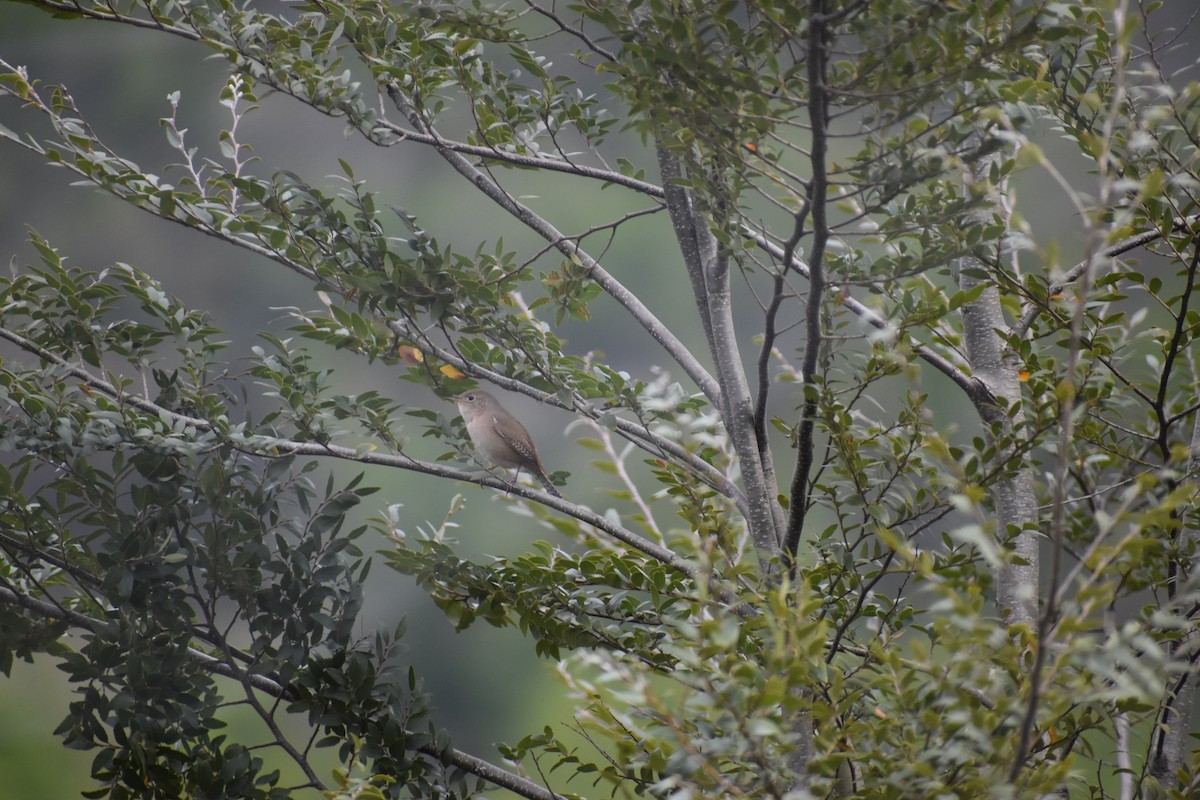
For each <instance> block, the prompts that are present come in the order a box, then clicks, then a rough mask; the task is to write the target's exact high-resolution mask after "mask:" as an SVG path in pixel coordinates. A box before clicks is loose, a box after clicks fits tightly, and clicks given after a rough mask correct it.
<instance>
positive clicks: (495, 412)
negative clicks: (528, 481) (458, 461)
mask: <svg viewBox="0 0 1200 800" xmlns="http://www.w3.org/2000/svg"><path fill="white" fill-rule="evenodd" d="M450 399H451V400H453V401H454V402H455V403H456V404H457V405H458V410H459V413H461V414H462V418H463V421H465V422H466V423H467V434H468V435H469V436H470V437H471V441H472V442H473V443H474V444H475V451H476V452H477V453H479V455H481V456H483V457H484V458H485V459H487V460H488V461H490V462H491V463H492V464H494V465H495V466H497V467H504V468H506V469H514V468H515V469H516V470H517V477H518V478H519V477H520V476H521V470H526V471H528V472H529V473H530V474H531V475H533V477H535V478H537V480H538V483H540V484H542V486H544V487H545V489H546V491H547V492H549V493H550V494H552V495H554V496H555V497H558V498H561V497H562V495H561V494H559V492H558V489H556V488H555V486H554V483H553V482H552V481H551V480H550V477H549V476H548V475H547V474H546V468H545V467H544V466H542V459H541V456H539V455H538V451H537V447H536V446H535V445H534V443H533V438H532V437H531V436H530V435H529V431H527V430H525V426H524V425H522V424H521V423H520V422H519V421H518V420H517V418H516V417H514V416H513V415H512V414H510V413H508V411H506V410H505V409H504V406H502V405H500V401H499V400H497V399H496V398H495V397H492V396H491V395H490V394H488V393H487V392H485V391H483V390H482V389H472V390H471V391H469V392H463V393H462V394H460V395H458V396H456V397H452V398H450Z"/></svg>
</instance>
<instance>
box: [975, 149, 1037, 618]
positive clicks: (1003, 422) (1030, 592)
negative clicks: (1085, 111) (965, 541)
mask: <svg viewBox="0 0 1200 800" xmlns="http://www.w3.org/2000/svg"><path fill="white" fill-rule="evenodd" d="M998 157H999V156H998V155H996V156H990V157H987V158H983V159H981V161H980V163H979V164H977V165H976V167H975V177H976V180H977V182H978V183H980V184H982V183H983V182H984V181H986V176H987V174H988V170H989V167H990V164H991V163H992V160H993V159H995V158H998ZM1001 192H1003V187H996V188H995V194H994V195H993V201H992V202H990V203H987V204H984V205H983V206H982V207H981V208H979V209H978V210H977V211H974V212H972V215H971V216H970V217H968V221H970V222H974V223H977V224H983V223H985V222H987V221H989V220H990V219H991V218H992V217H993V215H995V214H1000V215H1003V216H1004V217H1005V218H1006V219H1007V216H1008V210H1007V203H1006V202H1004V199H1003V198H1002V197H1001ZM987 272H988V268H987V267H986V266H985V265H984V264H983V262H981V261H980V260H979V259H977V258H973V257H970V258H964V259H963V260H962V264H961V268H960V273H959V288H960V289H962V290H964V291H968V290H971V289H973V288H976V287H977V286H978V284H980V283H986V284H987V286H986V288H984V289H983V291H982V293H981V294H980V295H979V297H978V298H976V299H975V300H973V301H972V302H970V303H966V304H965V305H964V306H963V307H962V312H961V313H962V322H963V338H964V341H965V343H966V349H967V360H968V362H969V364H970V366H971V372H972V374H973V375H974V377H975V380H976V381H977V382H978V383H979V385H980V386H981V387H982V389H983V391H981V392H978V393H976V396H975V397H974V398H973V400H974V402H975V407H976V410H977V411H978V412H979V415H980V416H981V417H982V419H983V421H984V424H985V425H988V426H998V427H999V432H1000V434H1001V435H1002V436H1008V435H1009V434H1011V433H1012V432H1014V431H1018V432H1019V430H1020V428H1021V425H1022V423H1023V422H1024V416H1025V415H1024V413H1023V412H1022V411H1021V410H1020V409H1019V408H1018V404H1019V403H1020V400H1021V381H1020V377H1019V372H1018V370H1019V367H1020V364H1019V362H1018V361H1017V358H1016V356H1015V355H1014V354H1013V353H1011V352H1009V351H1007V350H1006V348H1005V346H1004V341H1003V340H1002V339H1001V338H1000V334H999V332H1000V331H1002V330H1004V328H1005V321H1004V314H1003V312H1002V310H1001V307H1000V291H999V289H997V288H996V285H995V283H994V282H993V281H991V280H990V279H989V278H988V277H986V273H987ZM1014 409H1015V410H1014ZM996 460H997V464H998V465H999V464H1007V469H1005V471H1004V475H1003V476H1002V477H1001V478H1000V479H999V480H998V481H996V483H995V484H994V485H993V487H992V493H991V497H992V502H993V503H994V505H995V514H996V517H995V520H996V535H997V537H998V538H1000V539H1006V538H1007V536H1008V531H1009V530H1012V529H1017V530H1021V533H1018V534H1017V535H1016V537H1015V538H1013V540H1012V558H1011V559H1010V560H1009V561H1008V562H1006V563H1005V564H1003V565H1002V566H1001V567H1000V568H999V570H998V571H997V575H996V604H997V606H999V608H1000V613H1001V615H1002V616H1003V617H1004V619H1005V620H1006V621H1007V622H1008V623H1010V624H1013V623H1024V624H1027V625H1030V626H1032V625H1034V624H1035V623H1036V621H1037V616H1038V600H1037V597H1038V543H1037V538H1036V532H1035V531H1032V530H1024V529H1025V527H1026V526H1027V525H1029V524H1031V523H1033V522H1035V521H1036V520H1037V504H1036V500H1035V498H1034V492H1033V488H1034V480H1033V478H1034V476H1033V469H1032V467H1031V466H1030V465H1029V464H1028V462H1027V461H1026V460H1025V459H1024V457H1022V456H1020V455H1019V454H1018V453H1017V452H1016V450H1015V448H1014V447H1013V446H1012V445H1011V444H1010V445H1009V446H1007V447H1005V448H1003V449H1002V450H1001V451H1000V452H999V453H997V456H996ZM1013 460H1016V461H1017V463H1016V464H1012V463H1011V462H1012V461H1013Z"/></svg>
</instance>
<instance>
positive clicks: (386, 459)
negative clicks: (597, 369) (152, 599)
mask: <svg viewBox="0 0 1200 800" xmlns="http://www.w3.org/2000/svg"><path fill="white" fill-rule="evenodd" d="M0 339H7V340H8V341H10V342H12V343H13V344H15V345H17V346H18V347H20V348H21V349H23V350H25V351H27V352H29V353H33V354H34V355H36V356H37V357H38V358H41V359H43V360H45V361H47V362H49V363H51V364H54V365H56V366H58V367H60V368H62V369H63V370H64V371H65V372H66V373H67V374H68V375H70V376H72V377H74V378H76V379H78V380H79V381H81V382H83V383H84V384H86V385H87V386H88V387H89V388H90V389H91V390H92V391H94V392H99V393H101V394H103V395H105V396H107V397H110V398H112V399H113V400H115V401H116V402H118V403H120V404H124V405H129V406H131V407H133V408H136V409H137V410H139V411H141V412H143V413H145V414H149V415H151V416H153V417H155V418H157V419H159V420H162V421H163V423H164V424H167V425H169V426H171V427H172V428H181V427H185V426H187V427H193V428H195V429H197V430H202V431H209V432H212V433H214V434H216V435H218V436H221V437H222V438H223V439H224V440H225V441H227V442H228V443H229V444H230V445H232V446H233V447H236V448H238V449H239V450H241V451H242V452H245V453H249V454H251V455H255V456H259V457H263V458H278V457H279V456H282V455H289V454H297V455H307V456H315V457H319V458H320V457H333V458H337V459H342V460H345V461H353V462H356V463H359V464H374V465H378V466H385V467H392V468H394V469H403V470H409V471H413V472H421V473H424V474H426V475H433V476H435V477H441V478H449V479H452V480H460V481H466V482H469V483H476V484H479V485H480V486H487V487H490V488H493V489H496V490H498V491H502V492H508V493H509V494H516V495H520V496H521V497H524V498H526V499H529V500H534V501H537V502H539V503H542V504H543V505H546V506H550V507H551V508H555V509H557V510H559V511H562V512H563V513H565V514H569V515H570V516H572V517H575V518H576V519H578V520H579V521H581V522H584V523H586V524H587V525H590V526H591V527H592V528H594V529H596V530H598V531H602V532H604V533H606V534H608V535H609V536H611V537H613V538H614V539H617V540H618V541H620V542H622V543H624V544H626V545H628V546H629V547H632V548H634V549H635V550H639V551H641V552H642V553H645V554H646V555H648V556H650V557H651V558H654V559H657V560H658V561H661V562H662V563H664V564H666V565H667V566H669V567H671V568H672V569H675V570H677V571H678V572H680V573H681V574H683V575H687V576H689V577H692V578H694V577H696V574H697V571H696V567H695V566H694V565H692V564H690V563H689V562H688V561H686V560H685V559H683V558H681V557H680V556H678V555H677V554H675V553H674V552H673V551H671V550H669V549H667V548H666V547H663V546H661V545H659V544H657V543H655V542H652V541H650V540H649V539H647V538H645V537H644V536H639V535H638V534H636V533H634V532H633V531H631V530H629V529H628V528H624V527H622V526H620V525H617V524H615V523H613V522H612V521H610V520H609V519H607V518H606V517H604V516H602V515H600V514H597V513H595V512H594V511H592V510H591V509H590V508H586V507H584V506H581V505H578V504H576V503H572V502H569V501H567V500H565V499H563V498H561V497H554V496H553V495H551V494H549V493H548V492H544V491H541V490H539V489H531V488H529V487H526V486H522V485H520V484H511V483H509V482H507V481H504V480H501V479H500V478H496V477H493V476H492V475H488V474H484V475H480V474H478V473H475V472H471V471H468V470H465V469H459V468H457V467H452V466H449V465H447V464H442V463H439V462H433V461H421V460H420V459H416V458H412V457H410V456H407V455H405V454H404V453H402V452H401V453H378V452H363V451H360V450H356V449H355V448H352V447H344V446H341V445H335V444H328V443H324V444H323V443H319V442H302V441H296V440H292V439H286V438H283V437H277V436H266V435H256V434H248V433H240V434H237V435H232V434H230V432H229V431H228V429H226V428H223V427H218V426H216V425H214V424H213V423H212V422H210V421H209V420H207V419H203V418H199V417H190V416H187V415H186V414H180V413H178V412H175V411H172V410H170V409H168V408H164V407H163V406H160V405H158V404H156V403H154V402H152V401H150V400H147V399H146V398H144V397H141V396H140V395H137V394H133V393H129V392H125V391H122V390H121V389H119V388H118V387H116V386H114V385H113V384H111V383H109V382H108V381H106V380H104V379H103V378H98V377H96V376H94V375H92V374H91V373H90V372H88V371H87V370H85V369H83V368H82V367H78V366H76V365H74V364H71V363H69V362H67V361H66V360H65V359H63V358H62V357H61V356H59V355H57V354H55V353H52V352H50V351H48V350H46V349H45V348H42V347H39V346H38V345H37V344H36V343H34V342H32V341H30V340H29V339H27V338H25V337H24V336H21V335H20V334H19V333H16V332H14V331H12V330H9V329H7V328H4V327H0Z"/></svg>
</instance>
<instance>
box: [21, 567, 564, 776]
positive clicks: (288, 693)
mask: <svg viewBox="0 0 1200 800" xmlns="http://www.w3.org/2000/svg"><path fill="white" fill-rule="evenodd" d="M0 602H4V603H8V604H9V605H14V606H20V607H21V608H24V609H26V610H28V611H32V612H34V613H35V614H38V615H40V616H42V617H45V618H46V619H64V620H66V621H67V622H69V623H71V624H72V625H73V626H74V627H76V628H82V629H84V630H88V631H91V632H92V633H94V634H98V635H102V634H103V633H104V631H105V630H106V629H107V628H108V627H109V623H106V622H102V621H100V620H97V619H93V618H92V617H89V616H86V615H84V614H80V613H79V612H77V611H72V610H70V609H67V608H63V607H61V606H57V605H51V604H50V603H47V602H44V601H42V600H38V599H37V598H34V597H29V596H28V595H24V594H21V593H20V592H15V591H13V590H12V589H9V588H6V587H0ZM187 654H188V657H189V658H192V659H193V660H195V661H197V662H199V663H200V664H202V665H203V666H204V668H205V669H207V670H209V671H210V672H213V673H215V674H217V675H221V676H223V677H226V678H230V679H232V680H235V681H238V682H239V683H243V684H248V685H249V686H252V687H253V688H254V689H256V690H258V691H260V692H263V693H264V694H268V695H270V696H272V697H277V698H280V699H281V700H287V701H293V700H295V699H296V695H295V693H294V692H293V691H292V690H291V689H289V688H288V687H286V686H284V685H283V684H281V683H279V682H278V681H275V680H273V679H271V678H268V677H266V676H265V675H259V674H256V673H253V672H247V671H245V670H239V669H235V668H234V667H233V666H231V665H230V664H229V663H227V662H225V661H222V660H221V659H219V658H216V657H215V656H210V655H208V654H207V653H203V652H201V651H199V650H196V649H194V648H191V647H189V648H188V650H187ZM410 735H411V734H410ZM417 750H418V751H419V752H421V753H424V754H425V755H428V756H432V757H433V758H436V759H438V760H440V761H443V762H446V763H449V764H452V765H454V766H456V767H458V768H459V769H462V770H464V771H466V772H469V773H471V774H472V775H477V776H479V777H480V778H483V779H484V780H486V781H488V782H489V783H492V784H494V785H496V786H499V787H501V788H504V789H508V790H510V791H512V792H515V793H517V794H519V795H520V796H522V797H525V798H528V800H557V798H556V795H555V794H554V793H553V792H550V791H549V790H547V789H544V788H542V787H541V786H539V785H538V784H536V783H534V782H533V781H530V780H526V779H525V778H522V777H521V776H520V775H516V774H514V773H511V772H508V771H506V770H504V769H501V768H500V767H497V766H496V765H494V764H491V763H489V762H487V761H484V760H483V759H481V758H479V757H477V756H473V755H470V754H469V753H464V752H463V751H461V750H456V749H454V748H449V749H446V750H441V749H439V748H438V747H436V746H435V745H434V744H432V743H430V744H427V745H423V746H421V747H419V748H417Z"/></svg>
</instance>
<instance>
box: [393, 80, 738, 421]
mask: <svg viewBox="0 0 1200 800" xmlns="http://www.w3.org/2000/svg"><path fill="white" fill-rule="evenodd" d="M387 91H388V96H389V97H391V98H392V102H394V103H395V104H396V107H397V108H399V109H400V110H401V111H402V112H403V113H404V114H405V115H406V116H407V117H408V119H409V122H411V123H412V124H413V126H414V127H416V128H417V129H418V130H424V132H426V133H427V134H429V135H431V136H434V137H435V138H436V139H440V137H437V134H436V132H435V131H434V130H433V129H432V128H430V127H429V126H428V125H427V124H426V123H425V121H424V120H423V119H422V118H421V115H420V114H419V113H418V112H417V110H416V108H414V107H413V105H412V104H411V103H410V102H409V100H408V99H407V98H406V97H405V96H404V95H403V94H402V93H401V92H400V90H399V89H398V88H397V87H396V86H395V85H391V86H389V87H388V90H387ZM433 146H434V147H435V148H436V149H437V151H438V153H439V154H440V155H441V156H442V158H443V159H444V160H445V161H446V163H448V164H449V165H450V166H451V167H453V168H454V170H455V171H456V172H458V173H459V174H460V175H462V176H463V177H464V178H466V179H467V180H469V181H470V182H471V183H472V184H473V185H474V186H475V188H477V189H479V191H480V192H482V193H483V195H484V196H485V197H487V198H488V199H489V200H491V201H492V202H494V203H496V204H497V205H498V206H500V207H501V208H503V209H504V210H505V211H507V212H508V213H510V214H512V215H513V216H514V217H516V218H517V219H518V220H519V221H520V222H521V224H523V225H525V226H526V227H527V228H529V229H530V230H532V231H533V232H534V233H536V234H538V235H539V236H541V237H542V238H543V239H545V240H546V241H548V242H550V243H551V244H552V245H553V246H554V248H555V249H556V250H558V251H559V252H560V253H562V254H563V255H565V256H566V257H567V258H572V259H576V260H578V261H579V263H580V264H581V265H582V266H583V267H584V269H586V270H587V271H588V276H589V277H590V278H591V279H592V280H594V281H595V282H596V284H597V285H598V286H599V287H600V288H601V289H603V290H604V291H605V292H607V293H608V295H609V296H610V297H612V298H613V299H614V300H616V301H617V303H619V304H620V305H621V306H622V307H623V308H624V309H625V310H626V311H628V312H629V313H630V315H632V316H633V318H634V319H635V320H637V322H638V324H639V325H641V326H642V328H643V329H644V330H645V331H646V332H647V333H649V334H650V336H651V337H653V338H654V340H655V341H656V342H658V343H659V344H660V345H661V346H662V347H663V349H664V350H666V351H667V353H668V354H669V355H670V356H671V357H672V358H673V359H674V360H675V362H676V363H677V364H679V365H680V366H681V367H682V368H683V371H684V372H685V373H687V375H688V377H689V378H691V379H692V381H694V382H695V384H696V386H698V387H699V389H700V391H701V392H703V393H704V396H705V397H707V398H708V401H709V402H710V403H712V404H713V406H714V407H716V408H721V403H722V401H721V390H720V387H719V386H718V385H717V382H716V380H714V379H713V377H712V376H711V375H709V374H708V371H707V370H705V369H704V367H703V366H702V365H701V364H700V362H699V361H698V360H697V359H696V357H695V356H694V355H692V352H691V351H690V350H688V348H687V346H686V345H684V344H683V342H681V341H680V340H679V339H678V338H677V337H676V336H675V334H674V333H673V332H672V331H671V329H670V328H668V327H667V326H666V325H664V324H663V323H662V321H660V320H659V319H658V317H656V316H655V315H654V313H653V312H651V311H650V309H649V308H647V307H646V305H645V304H644V303H643V302H642V301H641V299H640V298H639V297H638V296H637V295H636V294H634V293H633V292H631V291H630V290H629V289H627V288H626V287H625V286H624V285H623V284H622V283H621V282H620V281H618V280H617V279H616V278H614V277H613V276H612V275H611V274H609V273H608V271H607V270H605V269H604V267H602V266H601V265H600V263H599V262H597V261H596V260H595V259H594V258H592V257H591V256H590V255H588V253H587V251H585V250H584V249H583V248H582V247H580V246H579V245H577V244H575V243H574V242H573V241H571V240H570V239H569V238H567V237H566V236H564V235H563V234H562V233H561V232H559V230H558V229H557V228H555V227H554V226H553V225H551V224H550V222H549V221H547V220H546V219H545V218H543V217H541V216H540V215H538V214H537V213H535V212H534V211H533V210H532V209H531V208H529V207H528V206H526V205H524V204H522V203H520V202H518V201H517V200H515V199H513V198H512V197H511V196H510V195H509V194H508V193H507V192H506V191H504V189H503V188H501V187H500V186H499V185H498V184H497V183H496V182H495V181H494V180H493V179H492V178H491V177H489V176H488V175H487V174H486V173H484V172H483V171H482V170H480V169H478V168H477V167H475V166H474V165H473V164H471V163H470V162H469V161H468V160H467V159H466V157H464V156H463V155H462V154H461V153H457V152H455V151H453V150H450V149H449V148H446V147H443V146H442V145H440V144H437V143H435V144H434V145H433Z"/></svg>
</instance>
